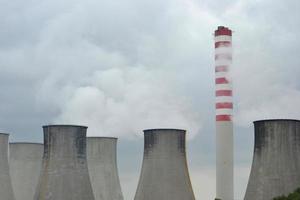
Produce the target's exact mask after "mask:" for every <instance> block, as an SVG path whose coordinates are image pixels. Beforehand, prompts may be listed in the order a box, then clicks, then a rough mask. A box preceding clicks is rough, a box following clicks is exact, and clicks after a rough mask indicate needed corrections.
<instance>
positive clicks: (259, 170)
mask: <svg viewBox="0 0 300 200" xmlns="http://www.w3.org/2000/svg"><path fill="white" fill-rule="evenodd" d="M254 128H255V144H254V157H253V163H252V169H251V174H250V178H249V182H248V187H247V191H246V195H245V200H254V199H255V200H272V199H273V198H274V197H277V196H280V195H287V194H289V193H291V192H293V191H294V190H295V189H296V188H298V187H300V121H298V120H285V119H274V120H262V121H256V122H254Z"/></svg>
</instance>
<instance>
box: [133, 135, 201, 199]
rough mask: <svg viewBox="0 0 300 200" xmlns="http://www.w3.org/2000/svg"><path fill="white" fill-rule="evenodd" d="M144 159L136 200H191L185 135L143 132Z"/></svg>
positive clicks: (191, 190)
mask: <svg viewBox="0 0 300 200" xmlns="http://www.w3.org/2000/svg"><path fill="white" fill-rule="evenodd" d="M144 137H145V140H144V158H143V165H142V170H141V175H140V180H139V184H138V188H137V191H136V195H135V198H134V199H135V200H194V199H195V197H194V193H193V189H192V185H191V182H190V177H189V172H188V166H187V160H186V146H185V145H186V143H185V131H184V130H177V129H152V130H145V131H144Z"/></svg>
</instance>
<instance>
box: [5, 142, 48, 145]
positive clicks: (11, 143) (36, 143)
mask: <svg viewBox="0 0 300 200" xmlns="http://www.w3.org/2000/svg"><path fill="white" fill-rule="evenodd" d="M16 144H35V145H44V144H43V143H39V142H10V143H9V145H16Z"/></svg>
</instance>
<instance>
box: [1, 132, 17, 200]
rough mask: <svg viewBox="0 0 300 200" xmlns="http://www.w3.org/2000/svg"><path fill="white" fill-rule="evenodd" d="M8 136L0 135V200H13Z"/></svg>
mask: <svg viewBox="0 0 300 200" xmlns="http://www.w3.org/2000/svg"><path fill="white" fill-rule="evenodd" d="M8 137H9V135H8V134H5V133H0V199H1V200H15V197H14V193H13V188H12V184H11V178H10V172H9V165H8Z"/></svg>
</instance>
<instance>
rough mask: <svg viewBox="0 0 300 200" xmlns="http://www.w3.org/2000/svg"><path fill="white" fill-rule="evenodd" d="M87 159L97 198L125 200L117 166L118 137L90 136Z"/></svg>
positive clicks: (102, 199) (99, 199) (96, 199)
mask: <svg viewBox="0 0 300 200" xmlns="http://www.w3.org/2000/svg"><path fill="white" fill-rule="evenodd" d="M87 161H88V169H89V174H90V180H91V184H92V188H93V191H94V196H95V200H123V195H122V190H121V185H120V180H119V174H118V167H117V138H113V137H88V138H87Z"/></svg>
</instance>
